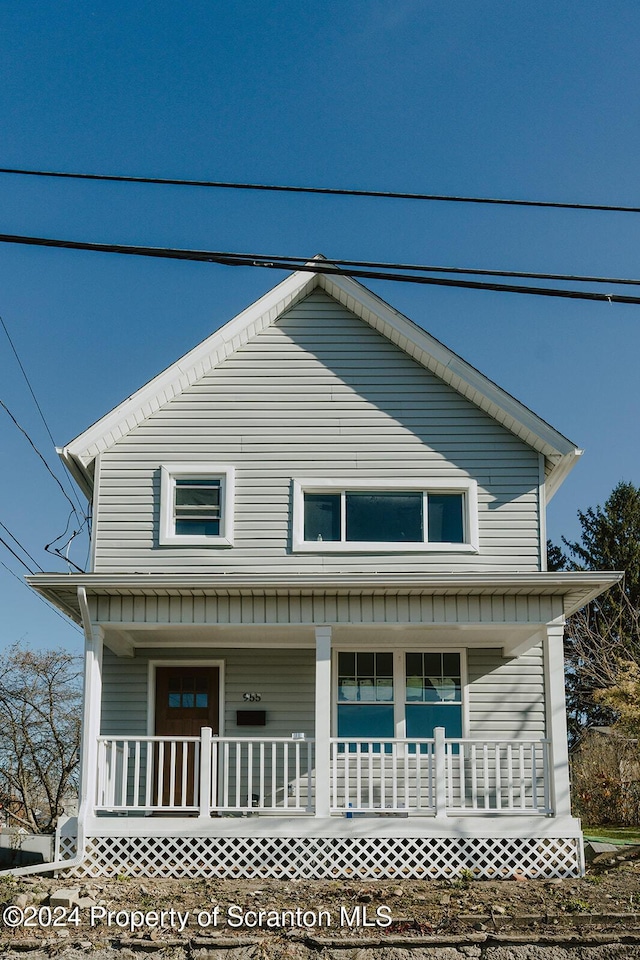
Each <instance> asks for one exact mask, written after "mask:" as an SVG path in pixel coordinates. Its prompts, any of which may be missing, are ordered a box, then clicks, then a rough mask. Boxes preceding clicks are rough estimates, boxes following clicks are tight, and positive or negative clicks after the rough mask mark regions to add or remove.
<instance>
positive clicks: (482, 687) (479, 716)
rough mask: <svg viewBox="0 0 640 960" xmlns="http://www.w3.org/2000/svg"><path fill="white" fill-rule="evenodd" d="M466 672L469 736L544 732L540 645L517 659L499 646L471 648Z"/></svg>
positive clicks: (519, 735) (540, 734)
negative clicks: (504, 652) (502, 652)
mask: <svg viewBox="0 0 640 960" xmlns="http://www.w3.org/2000/svg"><path fill="white" fill-rule="evenodd" d="M467 672H468V676H467V680H468V698H469V736H471V737H474V738H478V739H482V738H484V737H486V738H488V739H491V738H494V737H495V738H500V737H506V738H515V739H517V738H521V739H527V738H529V737H530V738H533V739H536V738H539V737H544V736H545V716H544V705H545V697H544V670H543V658H542V645H538V646H536V647H534V648H532V649H531V650H530V651H529V652H528V653H527V654H526V655H524V656H521V657H518V658H517V659H514V658H511V659H505V658H503V657H502V655H501V650H499V649H486V650H483V649H470V650H469V651H468V654H467Z"/></svg>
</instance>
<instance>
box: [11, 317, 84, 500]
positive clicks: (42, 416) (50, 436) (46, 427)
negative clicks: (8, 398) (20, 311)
mask: <svg viewBox="0 0 640 960" xmlns="http://www.w3.org/2000/svg"><path fill="white" fill-rule="evenodd" d="M0 324H2V329H3V330H4V332H5V334H6V337H7V340H8V341H9V346H10V347H11V349H12V350H13V355H14V357H15V358H16V362H17V364H18V366H19V367H20V370H21V372H22V376H23V377H24V379H25V383H26V384H27V387H28V388H29V393H30V394H31V396H32V398H33V402H34V403H35V405H36V408H37V410H38V413H39V414H40V419H41V420H42V422H43V424H44V428H45V430H46V431H47V433H48V434H49V439H50V440H51V443H52V445H53V448H54V449H55V446H56V442H55V440H54V439H53V434H52V433H51V430H50V429H49V424H48V423H47V421H46V419H45V415H44V413H43V412H42V407H41V406H40V404H39V403H38V398H37V397H36V395H35V392H34V389H33V387H32V386H31V381H30V380H29V377H28V376H27V371H26V370H25V368H24V364H23V363H22V360H21V359H20V357H19V355H18V351H17V349H16V346H15V344H14V342H13V340H12V339H11V335H10V334H9V331H8V330H7V325H6V323H5V321H4V318H3V317H2V316H0ZM63 467H64V469H65V471H66V473H67V475H69V476H70V474H69V471H68V469H67V467H66V465H65V464H64V463H63ZM70 487H71V492H72V494H73V496H74V498H75V500H76V503H77V504H78V506H79V507H80V509H81V510H82V503H81V502H80V498H79V497H78V495H77V493H76V491H75V487H74V486H73V484H70Z"/></svg>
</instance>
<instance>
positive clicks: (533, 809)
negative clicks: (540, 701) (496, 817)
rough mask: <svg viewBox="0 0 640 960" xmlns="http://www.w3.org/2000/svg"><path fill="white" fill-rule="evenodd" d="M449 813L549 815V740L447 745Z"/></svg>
mask: <svg viewBox="0 0 640 960" xmlns="http://www.w3.org/2000/svg"><path fill="white" fill-rule="evenodd" d="M444 744H445V756H446V777H445V781H446V787H447V789H446V806H447V811H448V812H452V813H462V814H468V813H473V814H481V813H489V814H491V813H501V812H504V813H508V814H527V813H533V814H549V813H551V799H550V789H549V741H548V740H516V741H514V740H445V741H444Z"/></svg>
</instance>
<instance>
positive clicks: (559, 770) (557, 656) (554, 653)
mask: <svg viewBox="0 0 640 960" xmlns="http://www.w3.org/2000/svg"><path fill="white" fill-rule="evenodd" d="M563 637H564V624H562V623H551V624H548V625H547V628H546V632H545V635H544V638H543V650H544V684H545V701H546V714H547V737H548V738H549V740H551V749H550V759H549V769H550V776H551V784H550V788H551V789H550V796H551V805H552V807H553V810H554V813H555V815H556V817H570V816H571V796H570V793H569V745H568V741H567V708H566V702H565V693H564V651H563Z"/></svg>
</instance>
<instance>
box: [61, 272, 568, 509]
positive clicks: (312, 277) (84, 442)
mask: <svg viewBox="0 0 640 960" xmlns="http://www.w3.org/2000/svg"><path fill="white" fill-rule="evenodd" d="M314 260H317V261H319V263H321V264H326V266H327V267H330V266H331V263H330V261H326V260H324V258H323V257H321V256H318V257H316V258H314ZM309 263H313V261H309ZM316 286H318V287H320V288H321V289H322V290H324V291H325V292H326V293H327V294H328V295H329V296H331V297H333V298H334V299H335V300H337V301H338V302H339V303H341V304H342V305H343V306H345V307H346V308H347V309H348V310H350V311H351V312H352V313H354V314H355V315H356V316H357V317H359V318H360V319H361V320H363V321H364V322H365V323H367V324H369V326H371V327H372V328H373V329H375V330H377V331H378V332H379V333H381V334H382V335H383V336H384V337H386V338H387V339H388V340H390V341H391V342H392V343H395V344H396V345H397V346H398V347H400V349H402V350H404V351H405V353H407V354H408V355H409V356H410V357H412V358H413V359H414V360H416V362H417V363H420V364H421V365H422V366H424V367H425V368H426V369H428V370H430V371H431V372H432V373H433V374H434V375H435V376H437V377H439V378H440V379H442V380H443V381H444V382H445V383H447V384H448V385H450V386H451V387H452V388H453V389H455V390H456V391H457V392H458V393H460V394H461V395H462V396H464V397H466V398H467V399H468V400H469V401H470V402H472V403H474V404H475V405H476V406H478V407H480V409H482V410H484V411H485V412H486V413H487V414H488V415H489V416H491V417H492V418H493V419H495V420H496V421H498V422H499V423H501V424H502V425H503V426H504V427H505V428H506V429H508V430H509V431H510V432H512V433H514V434H515V435H516V436H517V437H519V438H520V439H521V440H522V441H523V442H524V443H527V444H528V445H529V446H531V447H533V448H534V449H535V450H537V451H538V452H539V453H542V454H544V456H545V457H546V458H547V459H548V461H549V462H550V463H551V464H552V469H551V471H550V474H549V476H548V477H547V484H548V488H547V489H548V494H547V495H548V497H550V496H551V495H552V494H553V493H554V492H555V490H556V489H557V487H558V486H559V484H560V482H561V480H562V479H564V476H565V475H566V473H567V472H568V469H570V467H571V466H573V464H574V463H575V460H576V458H577V457H578V456H579V455H580V452H581V451H580V450H579V449H578V448H577V447H576V446H575V444H573V443H572V442H571V441H570V440H568V439H567V438H566V437H565V436H563V435H562V434H561V433H559V432H558V431H557V430H555V429H554V428H553V427H552V426H550V424H548V423H547V422H546V421H544V420H542V419H541V418H540V417H538V416H537V415H536V414H535V413H533V411H532V410H530V409H529V408H528V407H526V406H525V405H524V404H522V403H520V401H519V400H516V399H515V397H512V396H511V394H509V393H507V392H506V391H505V390H503V389H502V388H501V387H499V386H498V385H497V384H496V383H494V382H493V381H492V380H490V379H489V378H488V377H485V376H484V374H482V373H480V371H479V370H477V369H476V368H475V367H473V366H471V364H469V363H467V361H466V360H463V359H462V357H460V356H458V355H457V354H456V353H454V352H453V351H452V350H450V349H449V348H448V347H446V346H445V345H444V344H443V343H441V342H440V341H439V340H437V339H436V338H435V337H432V336H431V335H430V334H429V333H427V332H426V331H425V330H423V329H422V328H421V327H419V326H418V325H417V324H415V323H414V322H413V321H411V320H409V319H408V318H407V317H405V316H404V315H403V314H401V313H399V312H398V311H397V310H395V309H394V308H393V307H391V306H390V305H389V304H388V303H386V302H385V301H384V300H382V299H380V297H377V296H376V295H375V294H374V293H372V292H371V291H370V290H368V289H367V288H366V287H364V286H363V285H362V284H361V283H358V282H357V281H356V280H354V279H353V278H351V277H347V276H342V275H340V276H338V275H335V274H324V273H322V272H319V273H309V272H305V271H298V272H296V273H293V274H291V275H290V276H289V277H287V278H286V279H285V280H283V281H282V282H281V283H279V284H278V285H277V286H275V287H274V288H273V289H272V290H270V291H268V292H267V293H266V294H265V295H264V296H263V297H261V298H260V299H259V300H257V301H255V303H253V304H251V306H249V307H247V308H246V309H245V310H243V311H242V312H241V313H239V314H238V315H237V316H236V317H235V318H234V319H232V320H230V321H229V322H228V323H226V324H225V325H224V326H222V327H221V328H220V329H219V330H217V331H216V332H215V333H213V334H212V335H211V336H210V337H207V339H206V340H203V341H202V343H200V344H199V345H198V346H196V347H194V349H193V350H191V351H190V352H189V353H187V354H185V356H184V357H182V358H181V359H180V360H178V361H177V362H176V363H174V364H172V365H171V366H170V367H167V369H166V370H164V371H163V372H162V373H160V374H159V375H158V376H157V377H154V379H153V380H150V381H149V382H148V383H147V384H145V386H143V387H142V388H141V389H140V390H138V391H137V392H136V393H134V394H132V395H131V396H130V397H129V398H127V399H126V400H125V401H123V403H121V404H119V405H118V406H117V407H115V408H114V409H113V410H112V411H111V412H110V413H108V414H107V415H106V416H104V417H102V418H101V419H100V420H98V421H96V423H94V424H93V425H92V426H91V427H89V429H88V430H86V431H84V433H82V434H80V435H79V436H78V437H76V438H75V439H74V440H72V441H71V442H70V443H69V444H67V445H66V446H65V447H64V448H63V453H64V459H65V462H66V463H67V464H68V465H69V466H70V469H71V464H72V463H74V462H75V464H76V466H75V470H74V475H75V476H76V478H77V479H79V482H81V485H82V487H83V490H85V492H87V487H89V489H90V486H91V481H90V474H89V472H88V471H86V467H87V466H88V465H89V464H90V463H91V461H92V460H93V458H94V457H95V455H96V454H97V453H99V452H100V451H101V450H104V449H107V448H108V447H110V446H111V445H112V444H113V443H115V442H116V441H117V440H118V439H119V438H120V437H122V436H124V435H126V434H127V433H129V432H130V431H131V430H132V429H134V428H135V427H136V426H137V425H138V424H139V423H141V422H142V421H143V420H145V419H146V418H147V417H149V416H150V415H151V414H153V413H154V412H155V411H156V410H158V409H159V408H160V407H161V406H163V405H164V404H165V403H167V402H168V401H169V400H171V399H172V398H173V397H175V396H178V395H179V394H181V393H182V392H183V391H184V390H185V389H186V388H187V387H188V386H190V385H191V384H192V383H194V382H195V381H196V380H198V379H200V378H201V377H202V376H204V375H205V374H206V373H207V372H208V371H209V370H211V369H213V368H214V367H215V366H216V365H217V364H218V363H220V362H221V361H222V360H224V359H226V357H228V356H230V355H231V354H233V353H234V352H235V351H236V350H237V349H238V348H239V347H241V346H242V345H243V344H244V343H246V342H247V341H248V340H249V339H250V338H251V337H253V336H255V335H256V334H257V333H259V332H260V331H261V330H264V329H265V328H266V327H268V326H270V325H271V324H273V323H274V322H275V321H276V320H277V319H278V318H279V317H280V316H281V315H282V313H284V311H285V310H287V309H289V308H290V307H291V306H292V305H293V304H294V303H295V302H297V301H298V300H300V299H302V298H304V297H305V296H307V295H308V294H309V293H311V291H312V290H313V289H314V288H315V287H316ZM560 464H562V468H561V469H559V465H560ZM556 470H557V473H556ZM78 473H80V476H81V477H82V480H81V481H80V477H79V476H78ZM552 478H553V480H552Z"/></svg>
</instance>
